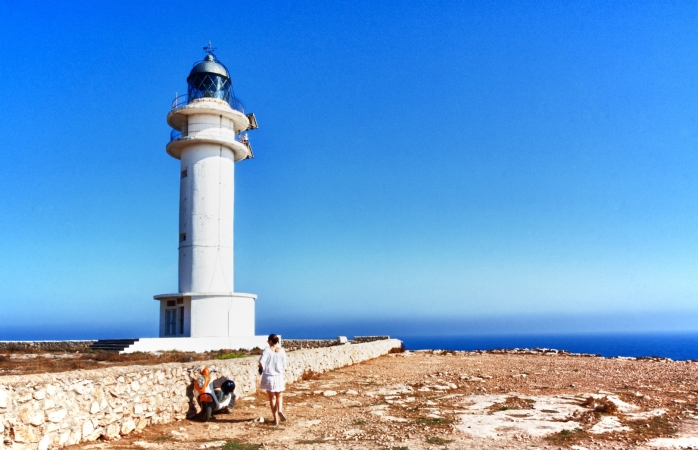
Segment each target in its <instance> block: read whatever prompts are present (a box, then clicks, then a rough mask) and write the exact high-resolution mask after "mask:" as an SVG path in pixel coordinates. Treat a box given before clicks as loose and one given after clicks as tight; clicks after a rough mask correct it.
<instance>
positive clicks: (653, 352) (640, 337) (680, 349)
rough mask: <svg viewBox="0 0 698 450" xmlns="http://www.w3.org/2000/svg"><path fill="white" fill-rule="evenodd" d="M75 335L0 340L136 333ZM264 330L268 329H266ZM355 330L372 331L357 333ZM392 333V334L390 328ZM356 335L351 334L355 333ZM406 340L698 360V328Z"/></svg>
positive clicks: (33, 336)
mask: <svg viewBox="0 0 698 450" xmlns="http://www.w3.org/2000/svg"><path fill="white" fill-rule="evenodd" d="M53 331H54V332H55V331H57V330H55V329H54V330H53ZM73 332H74V333H72V334H73V335H72V336H70V335H65V333H57V334H58V335H53V336H52V335H51V334H47V333H46V332H45V331H44V332H42V331H39V330H37V331H36V332H31V330H26V329H24V330H22V331H21V332H16V333H2V334H0V341H61V340H98V339H100V338H101V339H105V338H131V337H135V336H131V335H129V334H125V335H120V336H104V335H100V333H94V334H95V335H96V336H90V334H91V333H90V332H89V331H88V330H83V331H81V332H76V330H73ZM260 334H263V333H260ZM355 335H366V333H356V334H355ZM386 335H387V334H386ZM285 336H287V339H334V338H335V337H336V336H328V335H327V333H326V332H325V333H322V332H321V333H313V330H312V329H308V330H306V332H305V333H303V335H301V336H296V335H293V334H286V335H285ZM353 336H354V335H349V336H347V337H348V338H349V339H352V338H353ZM389 336H390V337H393V338H396V339H400V340H402V341H403V343H404V345H405V348H406V349H407V350H411V351H414V350H453V351H475V350H483V351H487V350H499V349H515V348H518V349H525V348H528V349H535V348H547V349H555V350H565V351H569V352H571V353H585V354H594V355H600V356H603V357H661V358H670V359H673V360H698V331H644V332H643V331H637V332H615V333H614V332H577V333H516V334H513V333H502V334H492V333H480V334H441V335H438V334H424V335H419V334H402V333H399V332H398V333H395V334H390V335H389ZM141 337H155V336H141Z"/></svg>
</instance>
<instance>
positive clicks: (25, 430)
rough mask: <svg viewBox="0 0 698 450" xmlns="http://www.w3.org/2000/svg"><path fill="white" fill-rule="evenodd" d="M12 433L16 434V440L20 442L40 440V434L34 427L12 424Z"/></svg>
mask: <svg viewBox="0 0 698 450" xmlns="http://www.w3.org/2000/svg"><path fill="white" fill-rule="evenodd" d="M12 435H13V436H14V440H15V442H19V443H20V444H31V443H36V442H39V435H38V433H37V430H36V428H34V427H28V426H26V425H19V424H15V425H13V426H12Z"/></svg>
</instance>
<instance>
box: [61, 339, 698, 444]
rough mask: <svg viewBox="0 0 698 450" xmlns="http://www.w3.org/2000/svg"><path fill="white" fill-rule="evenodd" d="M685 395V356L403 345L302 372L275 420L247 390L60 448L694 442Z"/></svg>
mask: <svg viewBox="0 0 698 450" xmlns="http://www.w3.org/2000/svg"><path fill="white" fill-rule="evenodd" d="M696 403H698V363H696V362H685V361H670V360H665V359H657V358H655V359H645V360H629V359H604V358H600V357H589V356H586V357H585V356H574V355H569V354H567V355H566V354H560V353H554V352H548V353H538V354H515V353H475V352H470V353H469V352H438V351H437V352H432V351H424V352H405V353H397V354H390V355H386V356H383V357H380V358H377V359H375V360H372V361H369V362H366V363H362V364H357V365H354V366H349V367H345V368H343V369H339V370H335V371H331V372H327V373H324V374H312V373H308V374H306V376H305V377H304V380H303V381H300V382H297V383H293V384H289V385H288V386H287V393H286V395H285V412H286V414H287V416H288V417H289V420H288V422H286V423H283V424H281V425H279V426H274V425H272V424H270V423H269V421H270V419H271V414H270V412H269V408H268V405H267V400H266V394H265V393H264V392H258V393H257V395H255V396H252V397H246V398H240V399H238V404H237V406H236V407H235V409H234V410H233V411H232V413H230V414H220V415H216V416H215V420H213V421H212V422H209V423H200V422H198V421H196V419H194V418H192V420H185V421H179V422H174V423H170V424H165V425H155V426H151V427H148V428H146V429H145V430H143V431H142V432H140V433H137V434H131V435H128V436H126V437H123V438H121V439H118V440H113V441H97V442H93V443H89V444H82V445H79V446H75V447H72V448H80V449H102V448H103V449H163V450H165V449H205V448H211V449H215V448H224V449H226V450H252V449H259V448H278V449H297V448H301V449H304V448H308V449H313V448H315V449H393V450H404V449H410V450H417V449H442V448H451V449H460V448H467V449H485V448H499V449H534V448H572V449H577V450H579V449H583V448H587V449H595V448H609V449H621V448H622V449H626V448H627V449H652V448H698V416H697V415H696V414H697V413H698V411H697V410H696ZM261 420H263V422H262V421H261Z"/></svg>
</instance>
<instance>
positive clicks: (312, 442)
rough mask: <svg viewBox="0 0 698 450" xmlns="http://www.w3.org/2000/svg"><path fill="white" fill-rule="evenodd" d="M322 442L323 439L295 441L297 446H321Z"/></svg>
mask: <svg viewBox="0 0 698 450" xmlns="http://www.w3.org/2000/svg"><path fill="white" fill-rule="evenodd" d="M324 442H325V440H324V439H302V440H300V441H296V443H298V444H322V443H324Z"/></svg>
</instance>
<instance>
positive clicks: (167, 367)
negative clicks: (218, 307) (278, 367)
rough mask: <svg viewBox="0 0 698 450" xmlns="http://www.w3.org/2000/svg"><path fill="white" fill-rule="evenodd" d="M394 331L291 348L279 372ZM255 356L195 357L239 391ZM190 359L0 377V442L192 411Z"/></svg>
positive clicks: (87, 434) (102, 431)
mask: <svg viewBox="0 0 698 450" xmlns="http://www.w3.org/2000/svg"><path fill="white" fill-rule="evenodd" d="M401 345H402V343H401V342H400V341H399V340H397V339H390V340H381V341H375V342H370V343H364V344H349V345H338V346H332V347H327V348H320V349H312V350H298V351H295V352H291V353H289V354H288V361H289V364H288V368H287V370H286V380H287V381H288V382H289V383H290V382H293V381H296V380H298V379H300V378H301V377H302V376H303V373H305V372H308V371H313V372H316V373H322V372H326V371H328V370H332V369H337V368H339V367H344V366H347V365H351V364H355V363H358V362H362V361H366V360H369V359H373V358H376V357H378V356H381V355H384V354H387V353H388V352H389V351H390V350H391V349H393V348H399V347H400V346H401ZM256 361H257V358H256V357H250V358H241V359H231V360H223V361H209V362H207V363H204V362H197V363H196V368H198V367H201V366H202V365H207V366H208V367H209V368H215V369H218V370H219V371H220V372H221V374H222V375H225V376H227V377H229V378H232V379H233V380H235V383H236V385H237V387H236V389H235V393H236V394H237V395H238V396H239V397H241V396H246V395H250V394H252V393H253V392H255V391H256V389H257V385H258V381H259V380H258V378H259V375H258V374H257V363H256ZM190 368H192V363H188V364H179V363H170V364H161V365H156V366H124V367H110V368H105V369H97V370H76V371H71V372H62V373H52V374H38V375H27V376H5V377H0V435H1V436H3V438H4V439H3V440H2V441H0V449H4V448H7V449H10V448H11V449H13V450H14V449H23V450H30V449H31V450H34V449H41V450H46V449H49V448H59V447H63V446H66V445H73V444H77V443H79V442H84V441H93V440H96V439H99V438H100V437H102V438H105V439H110V438H114V437H116V436H118V435H126V434H129V433H131V432H133V431H134V430H142V429H143V428H145V427H146V426H148V425H149V424H157V423H166V422H171V421H174V420H181V419H184V418H186V417H187V416H189V415H193V414H194V413H196V401H195V400H194V397H193V390H192V380H193V377H194V376H195V375H196V374H197V372H195V371H189V370H187V369H190Z"/></svg>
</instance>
